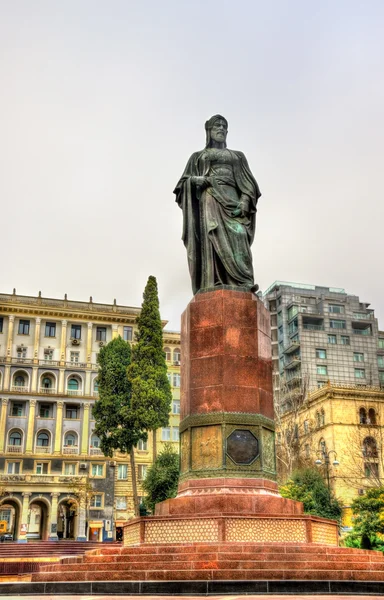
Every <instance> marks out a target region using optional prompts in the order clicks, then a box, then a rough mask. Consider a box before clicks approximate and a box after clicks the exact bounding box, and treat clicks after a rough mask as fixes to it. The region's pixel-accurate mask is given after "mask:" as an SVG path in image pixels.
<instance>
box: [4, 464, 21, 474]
mask: <svg viewBox="0 0 384 600" xmlns="http://www.w3.org/2000/svg"><path fill="white" fill-rule="evenodd" d="M7 474H8V475H19V474H20V462H16V461H15V462H9V463H7Z"/></svg>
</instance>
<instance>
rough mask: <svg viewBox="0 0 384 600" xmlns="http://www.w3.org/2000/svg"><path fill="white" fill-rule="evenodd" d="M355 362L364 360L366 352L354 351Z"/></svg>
mask: <svg viewBox="0 0 384 600" xmlns="http://www.w3.org/2000/svg"><path fill="white" fill-rule="evenodd" d="M353 362H364V354H363V353H362V352H354V353H353Z"/></svg>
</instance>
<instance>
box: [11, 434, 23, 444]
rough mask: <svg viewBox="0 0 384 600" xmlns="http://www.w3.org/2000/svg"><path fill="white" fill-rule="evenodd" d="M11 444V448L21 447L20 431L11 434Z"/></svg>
mask: <svg viewBox="0 0 384 600" xmlns="http://www.w3.org/2000/svg"><path fill="white" fill-rule="evenodd" d="M9 443H10V445H11V446H21V433H20V431H12V432H11V433H10V434H9Z"/></svg>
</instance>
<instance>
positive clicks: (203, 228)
mask: <svg viewBox="0 0 384 600" xmlns="http://www.w3.org/2000/svg"><path fill="white" fill-rule="evenodd" d="M215 152H218V151H216V150H214V149H209V148H208V149H205V150H202V151H200V152H195V153H194V154H192V156H191V158H190V159H189V161H188V163H187V166H186V167H185V170H184V173H183V174H182V176H181V178H180V180H179V182H178V183H177V185H176V188H175V190H174V193H175V194H176V202H177V203H178V205H179V206H180V208H181V209H182V211H183V233H182V239H183V242H184V245H185V247H186V250H187V257H188V266H189V272H190V275H191V280H192V289H193V293H194V294H195V293H196V292H197V291H198V290H200V289H206V288H212V287H214V286H217V285H231V286H241V287H245V288H247V289H251V288H252V286H253V285H254V279H253V266H252V254H251V249H250V247H251V244H252V242H253V239H254V235H255V227H256V210H257V209H256V206H257V201H258V198H259V197H260V195H261V194H260V190H259V187H258V185H257V182H256V180H255V178H254V177H253V175H252V173H251V171H250V169H249V166H248V163H247V160H246V158H245V156H244V154H243V153H242V152H239V151H236V150H228V149H226V150H224V151H223V150H221V152H222V153H223V156H225V162H226V163H227V166H229V167H230V168H231V171H232V172H231V176H230V177H226V176H221V175H220V173H216V172H215V164H214V161H213V157H214V154H215ZM216 162H219V161H217V160H216ZM218 171H220V169H218ZM194 176H204V177H207V178H208V182H209V184H208V185H207V186H206V187H203V188H201V187H199V186H196V185H195V184H194V183H193V182H192V180H191V178H192V177H194ZM242 194H245V195H246V196H247V197H248V198H249V206H248V211H247V213H246V215H245V216H242V217H241V216H237V217H234V216H233V211H234V210H236V209H238V208H239V207H240V202H241V195H242Z"/></svg>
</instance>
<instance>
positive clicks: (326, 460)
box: [315, 449, 340, 492]
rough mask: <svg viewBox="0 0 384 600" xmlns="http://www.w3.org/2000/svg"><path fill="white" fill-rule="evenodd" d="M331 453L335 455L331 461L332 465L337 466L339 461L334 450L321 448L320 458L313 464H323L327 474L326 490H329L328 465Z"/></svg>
mask: <svg viewBox="0 0 384 600" xmlns="http://www.w3.org/2000/svg"><path fill="white" fill-rule="evenodd" d="M331 454H334V455H335V458H334V460H333V461H332V465H333V466H334V467H338V466H339V464H340V463H339V461H338V460H337V459H336V457H337V454H336V452H335V450H329V451H328V452H327V451H326V450H325V449H322V450H321V451H320V455H321V458H318V459H317V460H315V465H318V466H320V465H322V464H324V465H325V471H326V474H327V485H328V491H329V492H330V491H331V482H330V477H329V465H330V456H331Z"/></svg>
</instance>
